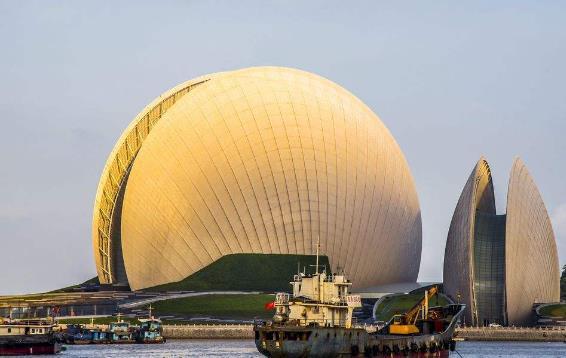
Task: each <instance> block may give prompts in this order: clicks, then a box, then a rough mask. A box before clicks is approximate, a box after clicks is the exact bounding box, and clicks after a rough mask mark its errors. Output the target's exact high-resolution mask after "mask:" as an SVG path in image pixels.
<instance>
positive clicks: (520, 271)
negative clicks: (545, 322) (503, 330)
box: [505, 158, 560, 325]
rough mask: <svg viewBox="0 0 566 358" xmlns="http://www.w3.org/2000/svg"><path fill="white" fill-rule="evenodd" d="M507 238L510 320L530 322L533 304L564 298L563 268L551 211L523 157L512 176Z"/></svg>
mask: <svg viewBox="0 0 566 358" xmlns="http://www.w3.org/2000/svg"><path fill="white" fill-rule="evenodd" d="M505 237H506V241H507V242H506V249H505V261H506V268H507V269H506V278H505V280H506V288H507V291H506V297H507V314H508V321H509V324H514V325H522V324H529V323H532V322H531V318H532V311H533V310H532V305H533V303H545V302H558V301H560V267H559V262H558V250H557V248H556V240H555V238H554V232H553V230H552V224H551V222H550V218H549V216H548V212H547V211H546V207H545V205H544V202H543V200H542V197H541V195H540V192H539V191H538V188H537V186H536V185H535V182H534V180H533V178H532V177H531V175H530V174H529V171H528V170H527V167H526V166H525V164H524V163H523V162H522V161H521V159H519V158H517V159H515V162H514V163H513V168H512V169H511V176H510V178H509V191H508V193H507V225H506V233H505Z"/></svg>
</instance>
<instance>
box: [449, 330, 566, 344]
mask: <svg viewBox="0 0 566 358" xmlns="http://www.w3.org/2000/svg"><path fill="white" fill-rule="evenodd" d="M455 336H456V337H457V338H461V339H464V340H466V341H525V342H566V327H461V328H458V329H456V333H455Z"/></svg>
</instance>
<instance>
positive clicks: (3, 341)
mask: <svg viewBox="0 0 566 358" xmlns="http://www.w3.org/2000/svg"><path fill="white" fill-rule="evenodd" d="M54 327H55V325H54V324H53V323H52V322H51V321H49V320H46V319H29V320H11V319H3V318H0V356H23V355H46V354H57V353H59V352H60V351H61V349H62V346H61V344H60V343H59V341H58V338H57V336H56V334H55V332H54V330H53V328H54Z"/></svg>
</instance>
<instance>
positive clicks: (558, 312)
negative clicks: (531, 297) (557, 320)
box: [539, 303, 566, 317]
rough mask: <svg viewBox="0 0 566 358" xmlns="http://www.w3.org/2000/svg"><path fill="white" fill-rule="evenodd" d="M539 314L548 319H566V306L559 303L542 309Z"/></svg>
mask: <svg viewBox="0 0 566 358" xmlns="http://www.w3.org/2000/svg"><path fill="white" fill-rule="evenodd" d="M539 312H540V314H541V315H543V316H548V317H566V304H564V303H557V304H555V305H549V306H546V307H541V308H540V310H539Z"/></svg>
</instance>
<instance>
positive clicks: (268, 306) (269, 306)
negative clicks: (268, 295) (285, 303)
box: [265, 301, 275, 311]
mask: <svg viewBox="0 0 566 358" xmlns="http://www.w3.org/2000/svg"><path fill="white" fill-rule="evenodd" d="M274 308H275V302H274V301H273V302H267V303H266V304H265V310H266V311H269V310H272V309H274Z"/></svg>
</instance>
